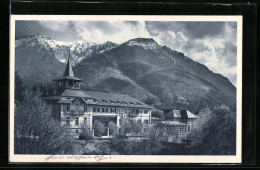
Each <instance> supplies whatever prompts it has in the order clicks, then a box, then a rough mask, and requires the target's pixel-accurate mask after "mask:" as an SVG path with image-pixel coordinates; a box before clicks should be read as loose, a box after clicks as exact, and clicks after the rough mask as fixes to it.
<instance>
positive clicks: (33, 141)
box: [14, 90, 74, 154]
mask: <svg viewBox="0 0 260 170" xmlns="http://www.w3.org/2000/svg"><path fill="white" fill-rule="evenodd" d="M40 96H41V93H40V92H39V91H36V92H31V91H29V90H25V94H24V99H23V101H22V102H17V103H16V106H15V115H14V145H15V146H14V148H15V153H16V154H72V153H73V151H74V150H73V143H74V142H73V137H72V136H71V134H70V130H69V128H68V127H66V126H62V125H61V123H60V122H58V121H56V120H55V119H54V118H53V117H52V116H51V112H52V109H51V107H50V106H48V105H46V103H45V102H44V100H43V99H42V98H41V97H40Z"/></svg>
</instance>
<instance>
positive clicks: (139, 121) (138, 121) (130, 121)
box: [128, 119, 149, 125]
mask: <svg viewBox="0 0 260 170" xmlns="http://www.w3.org/2000/svg"><path fill="white" fill-rule="evenodd" d="M128 122H129V123H130V124H133V123H134V120H128ZM137 123H140V124H141V123H142V120H141V119H138V120H137ZM148 123H149V121H148V120H144V124H145V125H148Z"/></svg>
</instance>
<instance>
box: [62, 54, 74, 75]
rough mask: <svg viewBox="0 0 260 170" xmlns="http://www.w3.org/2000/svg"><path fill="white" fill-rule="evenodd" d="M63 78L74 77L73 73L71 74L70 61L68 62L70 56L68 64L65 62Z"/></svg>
mask: <svg viewBox="0 0 260 170" xmlns="http://www.w3.org/2000/svg"><path fill="white" fill-rule="evenodd" d="M63 76H64V77H66V76H68V77H74V73H73V70H72V66H71V61H70V56H69V58H68V62H67V65H66V68H65V71H64V74H63Z"/></svg>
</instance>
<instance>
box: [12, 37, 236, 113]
mask: <svg viewBox="0 0 260 170" xmlns="http://www.w3.org/2000/svg"><path fill="white" fill-rule="evenodd" d="M36 39H37V38H36ZM45 39H46V37H45ZM18 40H19V39H18ZM48 41H50V40H48ZM33 42H34V41H33ZM54 42H55V41H54ZM16 43H17V44H16V51H17V52H18V53H16V66H17V67H16V68H18V70H19V68H21V69H20V70H19V74H22V75H23V77H24V76H27V77H34V78H31V79H30V82H29V83H27V84H32V82H35V80H38V81H44V82H45V83H46V82H51V79H52V78H54V77H59V76H61V75H62V72H63V70H64V64H63V63H61V62H59V61H60V58H59V57H57V56H56V54H57V52H55V50H56V51H57V48H52V47H57V46H63V48H64V51H65V52H66V50H65V49H66V48H68V49H69V50H71V51H72V52H71V53H73V51H74V52H75V51H78V53H76V52H75V53H73V54H72V56H73V55H75V56H77V57H78V58H80V61H78V60H77V62H75V66H74V68H73V69H74V74H75V75H76V76H77V77H79V78H81V79H83V80H84V81H85V82H83V84H82V88H83V89H88V90H93V91H100V92H110V93H121V94H128V95H130V96H132V97H135V98H137V99H140V100H142V101H154V102H155V103H156V104H157V105H159V106H160V107H161V108H178V109H189V110H190V111H192V112H194V113H196V112H198V111H199V110H200V109H201V108H203V107H207V106H215V105H220V104H226V105H227V106H229V107H230V108H231V109H232V110H235V108H236V88H235V87H234V86H233V85H232V83H230V81H229V80H228V79H227V78H226V77H224V76H222V75H220V74H216V73H213V72H212V71H210V70H209V69H208V68H207V67H206V66H205V65H203V64H200V63H198V62H196V61H193V60H192V59H190V58H189V57H187V56H185V55H184V54H183V53H181V52H177V51H174V50H171V49H170V48H168V47H166V46H160V45H159V44H158V43H157V42H156V41H154V40H153V39H149V38H136V39H131V40H129V41H127V42H125V43H122V44H119V45H117V44H114V43H112V42H106V43H104V44H87V45H85V44H84V43H83V42H82V43H78V44H76V43H74V46H73V45H71V46H70V44H69V43H68V44H64V43H61V42H58V43H57V42H55V44H56V45H57V44H60V45H57V46H54V45H52V44H48V43H47V44H45V43H42V44H43V45H42V44H41V43H40V44H41V45H39V43H36V44H37V46H32V44H33V43H32V41H28V42H27V41H26V43H25V42H24V43H21V42H20V41H17V40H16ZM62 44H63V45H62ZM21 47H22V48H21ZM65 47H66V48H65ZM75 49H77V50H75ZM60 50H61V51H60V53H62V49H61V48H60ZM65 52H64V53H65ZM79 54H82V55H79ZM44 55H46V56H48V60H47V59H46V58H47V57H45V59H43V58H44V57H42V56H44ZM28 56H30V57H28ZM21 66H22V67H21ZM43 70H44V71H43ZM20 72H21V73H20ZM35 73H37V74H40V75H38V78H36V77H35ZM48 73H50V74H49V75H48ZM27 79H28V78H27ZM26 81H27V82H28V80H26Z"/></svg>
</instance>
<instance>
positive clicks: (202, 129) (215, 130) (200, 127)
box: [189, 105, 236, 155]
mask: <svg viewBox="0 0 260 170" xmlns="http://www.w3.org/2000/svg"><path fill="white" fill-rule="evenodd" d="M189 138H190V139H191V140H194V141H195V142H194V147H193V150H192V152H193V153H194V154H202V155H204V154H205V155H232V154H235V151H236V114H235V112H232V111H231V110H230V109H229V108H228V107H227V106H225V105H221V106H218V107H215V108H213V109H212V111H211V110H209V109H203V110H202V111H201V112H200V114H199V117H198V120H197V126H196V129H195V130H194V131H193V132H192V133H191V134H190V136H189Z"/></svg>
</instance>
